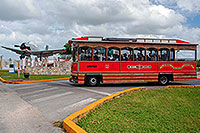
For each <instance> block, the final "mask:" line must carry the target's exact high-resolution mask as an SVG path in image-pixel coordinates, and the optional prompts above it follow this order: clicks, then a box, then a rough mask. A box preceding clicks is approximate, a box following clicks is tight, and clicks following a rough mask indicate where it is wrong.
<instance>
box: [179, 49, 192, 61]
mask: <svg viewBox="0 0 200 133" xmlns="http://www.w3.org/2000/svg"><path fill="white" fill-rule="evenodd" d="M175 53H176V54H175V55H176V60H177V61H195V50H176V51H175Z"/></svg>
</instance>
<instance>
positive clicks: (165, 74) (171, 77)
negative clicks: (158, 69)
mask: <svg viewBox="0 0 200 133" xmlns="http://www.w3.org/2000/svg"><path fill="white" fill-rule="evenodd" d="M161 76H167V77H168V78H169V81H174V78H173V74H172V73H160V74H159V75H158V78H160V77H161Z"/></svg>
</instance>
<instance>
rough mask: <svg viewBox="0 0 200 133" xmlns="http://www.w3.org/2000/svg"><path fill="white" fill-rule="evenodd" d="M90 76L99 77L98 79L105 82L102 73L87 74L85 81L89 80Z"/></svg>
mask: <svg viewBox="0 0 200 133" xmlns="http://www.w3.org/2000/svg"><path fill="white" fill-rule="evenodd" d="M89 77H96V78H97V79H98V81H99V82H100V83H101V82H102V83H103V77H102V74H86V75H85V83H86V82H87V80H88V78H89Z"/></svg>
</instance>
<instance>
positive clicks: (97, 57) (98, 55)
mask: <svg viewBox="0 0 200 133" xmlns="http://www.w3.org/2000/svg"><path fill="white" fill-rule="evenodd" d="M105 60H106V48H104V47H96V48H94V61H105Z"/></svg>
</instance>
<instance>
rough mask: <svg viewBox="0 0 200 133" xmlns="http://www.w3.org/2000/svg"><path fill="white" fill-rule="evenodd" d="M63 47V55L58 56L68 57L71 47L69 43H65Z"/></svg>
mask: <svg viewBox="0 0 200 133" xmlns="http://www.w3.org/2000/svg"><path fill="white" fill-rule="evenodd" d="M64 47H65V50H66V51H65V52H63V53H60V55H68V54H71V46H70V45H69V43H66V44H65V45H64Z"/></svg>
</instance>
